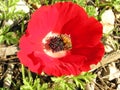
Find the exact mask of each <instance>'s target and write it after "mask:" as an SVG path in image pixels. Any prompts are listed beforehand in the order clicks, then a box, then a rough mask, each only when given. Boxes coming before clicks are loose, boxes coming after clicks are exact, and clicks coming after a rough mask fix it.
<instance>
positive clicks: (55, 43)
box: [48, 36, 64, 52]
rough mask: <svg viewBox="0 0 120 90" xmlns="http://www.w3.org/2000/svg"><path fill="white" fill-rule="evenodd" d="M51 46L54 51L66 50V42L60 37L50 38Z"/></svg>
mask: <svg viewBox="0 0 120 90" xmlns="http://www.w3.org/2000/svg"><path fill="white" fill-rule="evenodd" d="M48 45H49V47H50V48H51V49H52V52H58V51H62V50H64V42H63V40H62V38H60V37H57V36H56V37H53V38H51V39H50V42H49V44H48Z"/></svg>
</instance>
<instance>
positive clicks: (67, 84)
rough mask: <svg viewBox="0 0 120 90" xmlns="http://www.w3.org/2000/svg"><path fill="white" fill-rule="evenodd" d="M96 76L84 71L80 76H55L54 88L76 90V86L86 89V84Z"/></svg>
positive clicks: (53, 79) (56, 89)
mask: <svg viewBox="0 0 120 90" xmlns="http://www.w3.org/2000/svg"><path fill="white" fill-rule="evenodd" d="M94 78H95V75H93V74H91V73H88V72H86V73H82V74H80V75H78V76H69V77H68V76H63V77H57V78H56V77H53V78H52V81H54V85H53V86H54V87H53V88H54V90H75V88H77V87H80V88H81V89H82V90H85V85H86V84H87V83H90V82H91V81H92V80H93V79H94Z"/></svg>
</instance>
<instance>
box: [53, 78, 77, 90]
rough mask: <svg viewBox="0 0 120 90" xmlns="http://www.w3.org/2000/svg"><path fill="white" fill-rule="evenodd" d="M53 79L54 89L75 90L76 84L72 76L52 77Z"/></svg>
mask: <svg viewBox="0 0 120 90" xmlns="http://www.w3.org/2000/svg"><path fill="white" fill-rule="evenodd" d="M51 79H52V81H53V82H54V84H53V87H52V89H53V90H75V84H74V83H73V80H72V79H71V78H70V77H65V76H63V77H52V78H51Z"/></svg>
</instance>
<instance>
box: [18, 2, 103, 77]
mask: <svg viewBox="0 0 120 90" xmlns="http://www.w3.org/2000/svg"><path fill="white" fill-rule="evenodd" d="M101 37H102V25H101V24H100V23H99V22H98V21H97V20H96V19H94V18H93V17H88V15H87V14H86V12H85V11H84V9H83V8H82V7H80V6H78V5H76V4H74V3H72V2H60V3H56V4H54V5H51V6H42V7H41V8H39V9H38V10H37V11H35V12H34V13H33V14H32V17H31V19H30V21H29V23H28V27H27V30H26V33H25V34H24V35H23V36H22V38H21V39H20V46H19V47H20V51H19V52H18V57H19V59H20V62H21V63H22V64H24V65H25V66H27V67H28V68H29V69H30V70H31V71H33V72H35V73H38V74H41V72H42V71H43V72H45V73H46V74H48V75H54V76H62V75H78V74H80V73H81V72H82V71H88V70H89V69H90V65H91V64H97V63H98V62H99V61H100V60H101V58H102V56H103V55H104V46H103V44H102V43H101V41H100V39H101Z"/></svg>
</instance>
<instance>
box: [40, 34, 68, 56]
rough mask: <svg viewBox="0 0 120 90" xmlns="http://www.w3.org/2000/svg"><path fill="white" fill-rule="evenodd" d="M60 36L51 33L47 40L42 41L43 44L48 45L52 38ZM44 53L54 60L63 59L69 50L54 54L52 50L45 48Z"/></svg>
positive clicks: (46, 37)
mask: <svg viewBox="0 0 120 90" xmlns="http://www.w3.org/2000/svg"><path fill="white" fill-rule="evenodd" d="M58 35H59V34H57V33H53V32H49V33H48V34H47V35H46V36H45V38H44V39H43V40H42V43H43V44H45V43H47V40H48V39H49V38H50V37H53V36H54V37H55V36H58ZM44 52H45V53H46V54H47V55H48V56H51V57H53V58H61V57H64V56H65V55H66V54H67V53H68V51H67V50H62V51H59V52H52V50H47V49H45V48H44Z"/></svg>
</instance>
